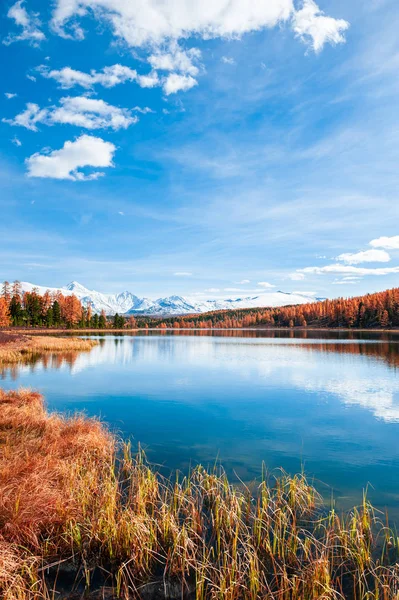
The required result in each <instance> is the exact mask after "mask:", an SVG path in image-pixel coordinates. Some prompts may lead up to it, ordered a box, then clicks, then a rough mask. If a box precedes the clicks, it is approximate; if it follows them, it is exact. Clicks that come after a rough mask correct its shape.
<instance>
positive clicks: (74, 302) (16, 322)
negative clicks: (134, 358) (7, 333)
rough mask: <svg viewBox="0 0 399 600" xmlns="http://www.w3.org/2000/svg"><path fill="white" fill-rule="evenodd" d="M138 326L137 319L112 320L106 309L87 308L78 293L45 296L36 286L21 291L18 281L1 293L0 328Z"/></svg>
mask: <svg viewBox="0 0 399 600" xmlns="http://www.w3.org/2000/svg"><path fill="white" fill-rule="evenodd" d="M112 326H113V327H116V328H118V329H119V328H123V327H125V326H126V327H129V328H131V329H134V328H135V327H136V320H135V319H134V318H131V319H125V317H122V316H119V315H115V316H114V317H113V319H112V321H110V320H109V319H107V317H106V315H105V312H104V311H102V312H101V313H100V314H94V313H93V310H92V308H91V306H90V305H88V306H86V307H84V306H83V305H82V303H81V302H80V300H79V299H78V298H77V297H76V296H75V295H73V294H72V295H67V296H65V295H63V294H62V293H61V292H60V291H58V292H55V293H50V292H49V291H47V292H45V293H44V294H43V295H42V296H41V295H40V294H39V293H38V292H37V290H35V289H33V290H32V292H22V290H21V285H20V283H19V281H14V283H13V284H10V283H9V282H8V281H5V282H4V283H3V284H2V288H1V296H0V327H47V328H67V329H86V328H90V329H106V328H107V327H112Z"/></svg>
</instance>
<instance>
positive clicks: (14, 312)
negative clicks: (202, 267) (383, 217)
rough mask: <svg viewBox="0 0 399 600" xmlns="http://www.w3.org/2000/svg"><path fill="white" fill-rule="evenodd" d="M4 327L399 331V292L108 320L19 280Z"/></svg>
mask: <svg viewBox="0 0 399 600" xmlns="http://www.w3.org/2000/svg"><path fill="white" fill-rule="evenodd" d="M0 327H47V328H67V329H87V328H90V329H112V328H114V329H136V328H156V329H163V330H164V329H170V328H172V329H236V328H243V327H244V328H247V327H248V328H251V327H289V328H293V327H320V328H349V329H352V328H353V329H355V328H358V329H362V328H363V329H371V328H378V329H379V328H380V329H390V328H397V327H399V288H394V289H391V290H386V291H384V292H377V293H374V294H367V295H364V296H357V297H354V298H337V299H334V300H325V301H322V302H313V303H310V304H301V305H295V306H285V307H278V308H251V309H242V310H224V311H216V312H208V313H204V314H196V315H186V316H181V317H176V316H174V317H167V318H159V317H158V318H153V317H146V316H136V317H134V316H129V317H126V316H123V315H118V314H116V315H114V316H113V317H107V316H106V315H105V313H104V311H103V312H101V314H96V313H93V310H92V307H91V306H90V305H88V306H86V307H84V306H83V305H82V303H81V302H80V300H79V299H78V298H77V297H76V296H74V295H68V296H65V295H63V294H62V293H61V292H59V291H58V292H55V293H50V292H45V294H43V295H42V296H41V295H39V294H38V292H37V291H35V290H32V292H24V293H22V291H21V286H20V284H19V282H18V281H15V282H14V283H13V284H10V283H8V282H4V283H3V285H2V288H1V295H0Z"/></svg>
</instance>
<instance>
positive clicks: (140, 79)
mask: <svg viewBox="0 0 399 600" xmlns="http://www.w3.org/2000/svg"><path fill="white" fill-rule="evenodd" d="M137 83H138V84H139V86H140V87H142V88H153V87H157V86H158V85H161V81H160V79H159V77H158V73H157V72H156V71H151V73H148V75H138V76H137Z"/></svg>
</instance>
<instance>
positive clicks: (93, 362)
mask: <svg viewBox="0 0 399 600" xmlns="http://www.w3.org/2000/svg"><path fill="white" fill-rule="evenodd" d="M304 335H305V334H303V333H300V334H298V336H299V337H294V336H293V334H291V335H290V334H289V333H283V332H278V333H273V332H224V334H223V335H222V334H217V333H215V332H213V334H211V335H194V334H193V333H191V334H190V335H183V334H180V335H173V334H166V335H157V334H155V335H154V334H153V335H151V334H149V335H133V336H130V335H126V336H123V337H122V336H109V335H107V336H104V337H102V338H100V340H101V345H100V346H99V347H97V348H95V349H93V351H92V352H90V353H88V354H67V355H65V356H63V357H55V356H53V357H47V358H46V359H45V360H43V359H42V360H39V361H37V362H36V364H34V365H28V366H27V365H25V366H23V365H20V366H17V367H15V368H13V369H3V371H2V372H1V375H2V378H3V381H2V382H1V385H2V387H5V388H7V389H11V388H18V387H20V386H24V387H31V388H34V389H37V390H39V391H40V392H42V393H43V394H45V396H46V398H47V401H48V405H49V407H50V408H51V409H55V410H61V411H68V412H70V411H76V410H79V411H85V412H86V413H87V414H89V415H98V416H101V418H102V419H104V420H106V421H107V422H108V423H110V425H111V427H112V428H113V429H114V430H116V431H118V432H120V433H121V434H123V435H124V436H131V437H132V438H133V439H134V440H135V441H136V442H141V443H142V445H143V446H144V447H145V448H146V449H147V452H148V456H149V458H150V460H151V461H152V462H155V463H158V464H161V465H164V467H165V469H175V468H179V469H181V470H186V469H187V468H188V467H189V466H190V464H196V463H198V462H201V463H204V464H213V463H214V461H215V459H219V460H220V461H221V462H222V463H223V465H224V466H225V467H226V469H227V471H228V473H229V475H230V476H231V477H233V478H236V477H239V478H240V479H242V480H243V481H246V482H249V481H251V480H253V479H255V478H256V477H259V475H260V473H261V468H262V461H264V462H265V464H266V465H267V467H268V468H269V469H274V468H277V467H283V468H284V469H285V470H287V471H289V472H291V473H294V472H297V471H299V470H301V468H302V467H303V468H304V469H305V471H306V472H307V473H308V474H309V475H311V476H314V477H315V479H316V480H317V482H318V483H317V485H319V487H320V489H321V490H322V491H323V493H325V495H326V496H328V495H330V494H331V493H332V490H333V493H334V496H335V497H336V498H338V503H339V505H340V506H342V507H346V506H348V505H349V504H351V503H353V502H358V501H359V500H360V497H361V493H362V489H364V488H365V487H366V486H369V494H370V497H371V499H372V500H373V501H374V502H375V503H376V504H377V505H378V506H379V507H385V506H387V507H389V508H390V510H391V512H395V513H398V514H399V508H398V507H399V371H398V366H399V338H395V337H394V336H393V337H392V336H389V337H388V336H378V335H377V334H376V335H374V336H372V335H371V336H367V339H362V336H361V335H359V336H358V338H359V339H357V338H356V336H352V337H354V339H349V338H348V336H345V335H343V334H340V336H339V339H338V337H337V334H334V333H329V334H326V335H325V336H324V337H323V336H322V334H320V333H316V332H312V333H308V334H307V335H308V336H310V337H307V338H306V337H304ZM330 488H331V489H330Z"/></svg>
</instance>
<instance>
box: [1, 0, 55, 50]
mask: <svg viewBox="0 0 399 600" xmlns="http://www.w3.org/2000/svg"><path fill="white" fill-rule="evenodd" d="M7 17H8V18H9V19H13V20H14V21H15V24H16V25H18V26H19V27H21V28H22V31H21V33H19V34H15V33H10V34H9V35H8V36H7V37H6V38H5V39H4V40H3V44H5V45H6V46H9V45H10V44H12V43H13V42H21V41H24V40H27V41H29V42H31V43H32V44H33V45H38V44H39V42H41V41H43V40H44V39H46V36H45V35H44V33H43V32H42V31H41V30H40V21H39V19H38V15H37V14H34V13H31V14H29V13H28V11H27V10H26V8H25V6H24V0H18V2H16V3H15V4H13V5H12V6H11V8H10V9H9V11H8V13H7Z"/></svg>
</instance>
